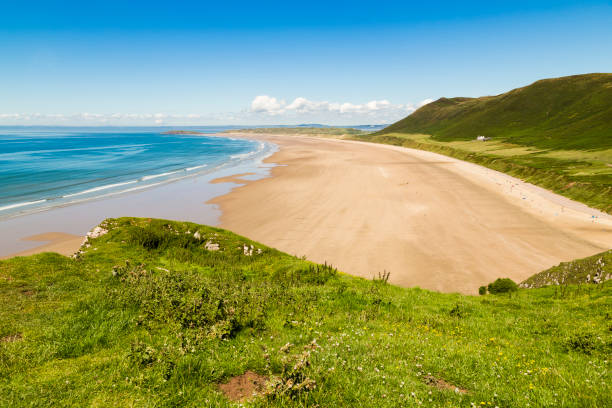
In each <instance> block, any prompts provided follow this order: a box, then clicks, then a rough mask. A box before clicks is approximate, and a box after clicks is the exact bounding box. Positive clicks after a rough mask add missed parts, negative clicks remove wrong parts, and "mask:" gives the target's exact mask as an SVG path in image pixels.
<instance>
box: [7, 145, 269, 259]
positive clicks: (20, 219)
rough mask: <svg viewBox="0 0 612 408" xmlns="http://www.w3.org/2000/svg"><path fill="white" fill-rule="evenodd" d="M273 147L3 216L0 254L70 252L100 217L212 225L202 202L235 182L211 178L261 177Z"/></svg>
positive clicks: (212, 211) (211, 211)
mask: <svg viewBox="0 0 612 408" xmlns="http://www.w3.org/2000/svg"><path fill="white" fill-rule="evenodd" d="M216 136H221V137H227V138H232V136H225V135H216ZM276 149H277V147H276V146H274V145H268V146H267V148H266V150H265V151H264V153H263V156H260V155H258V154H253V155H250V153H247V154H246V155H248V156H247V157H245V158H244V160H240V161H237V162H232V163H231V164H229V165H227V166H225V165H224V166H221V167H220V168H216V169H211V170H210V171H209V172H206V173H202V174H197V175H193V176H190V177H185V178H183V179H179V180H173V181H169V182H167V183H163V184H161V185H156V186H151V187H149V188H144V189H141V190H139V191H133V192H126V193H121V194H116V195H112V196H109V197H103V198H94V199H91V200H87V201H84V202H77V203H70V204H66V205H61V206H57V207H54V208H50V209H45V210H41V211H38V212H33V213H29V214H25V215H18V216H14V217H9V218H4V219H2V220H0V259H6V258H11V257H13V256H26V255H32V254H35V253H40V252H46V251H51V252H58V253H61V254H63V255H70V254H72V253H74V252H76V251H77V250H78V249H79V247H80V245H81V242H82V241H83V238H84V236H85V234H86V233H87V232H88V231H89V230H91V228H93V227H95V226H96V225H98V224H99V223H100V222H101V221H102V220H104V219H106V218H115V217H123V216H135V217H151V218H167V219H175V220H182V221H191V222H196V223H200V224H207V225H217V224H218V220H219V217H220V210H219V209H218V207H217V206H216V205H214V204H203V203H205V202H207V201H208V200H210V199H211V198H213V197H216V196H219V195H224V194H227V193H228V192H229V191H230V190H231V189H232V188H234V187H235V184H233V183H227V182H226V183H224V182H213V181H214V180H217V179H220V180H223V179H225V178H229V179H233V177H236V176H237V175H238V176H239V175H244V174H248V176H246V177H248V178H249V179H257V178H261V177H266V176H267V175H268V173H269V169H270V166H268V165H262V163H261V162H262V160H263V159H265V158H266V157H268V156H269V155H271V154H273V153H274V151H275V150H276ZM254 152H256V153H259V150H257V151H254ZM228 163H229V162H228ZM68 238H70V239H68Z"/></svg>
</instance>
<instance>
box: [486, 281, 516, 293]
mask: <svg viewBox="0 0 612 408" xmlns="http://www.w3.org/2000/svg"><path fill="white" fill-rule="evenodd" d="M488 290H489V293H493V294H497V293H508V292H516V291H517V290H518V285H517V284H516V283H515V282H514V281H513V280H512V279H510V278H498V279H496V280H495V282H493V283H489V286H488Z"/></svg>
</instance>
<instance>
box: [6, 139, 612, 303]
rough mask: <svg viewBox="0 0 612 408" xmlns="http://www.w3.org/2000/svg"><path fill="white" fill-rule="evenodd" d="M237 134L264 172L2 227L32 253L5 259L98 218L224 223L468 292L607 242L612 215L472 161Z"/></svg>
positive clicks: (58, 243)
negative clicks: (264, 151) (261, 144)
mask: <svg viewBox="0 0 612 408" xmlns="http://www.w3.org/2000/svg"><path fill="white" fill-rule="evenodd" d="M221 136H225V135H221ZM231 136H232V137H247V138H255V139H260V140H265V141H268V142H272V143H275V144H276V145H278V146H279V147H280V150H279V151H278V152H276V153H275V154H273V155H272V156H270V157H268V158H267V159H266V160H265V163H267V164H266V165H264V166H262V167H261V170H257V173H254V172H253V169H252V168H249V167H244V168H236V169H234V170H233V172H226V173H225V174H221V175H220V176H221V177H219V176H217V177H216V178H213V177H207V178H201V179H194V180H190V181H184V182H179V183H172V184H169V185H167V186H165V187H162V188H157V189H152V190H150V191H147V192H142V193H139V194H134V195H125V196H120V197H117V198H114V199H111V200H101V201H95V202H91V203H85V204H82V205H78V206H69V207H65V208H60V209H56V210H52V211H48V212H43V213H40V214H35V215H32V216H28V217H23V218H17V219H13V220H8V221H5V222H3V224H2V225H3V228H4V229H5V230H6V231H9V230H13V233H12V235H18V234H19V233H21V234H22V235H21V238H20V241H19V242H22V243H23V245H27V247H26V248H24V249H21V250H18V251H17V250H13V251H10V252H11V253H10V255H8V256H15V255H30V254H33V253H38V252H43V251H53V252H58V253H61V254H64V255H69V254H71V253H73V252H75V251H76V250H77V249H78V248H79V246H80V244H81V242H82V239H83V238H82V235H84V233H85V232H86V230H87V229H89V228H91V227H93V226H94V225H95V224H96V223H97V222H99V221H100V220H102V219H103V218H106V217H117V216H124V215H125V216H128V215H129V216H147V217H159V218H171V219H180V220H190V221H194V222H200V223H209V224H217V225H219V226H220V227H222V228H226V229H229V230H231V231H234V232H236V233H238V234H241V235H244V236H247V237H249V238H251V239H254V240H257V241H260V242H262V243H264V244H266V245H269V246H271V247H274V248H278V249H279V250H281V251H285V252H288V253H290V254H293V255H297V256H306V257H307V258H308V259H310V260H312V261H315V262H321V263H322V262H327V263H331V264H333V265H334V266H336V267H338V268H339V269H340V270H342V271H344V272H346V273H350V274H353V275H357V276H361V277H364V278H367V279H371V278H372V277H373V276H375V275H378V273H379V272H381V273H382V272H383V271H388V272H390V273H391V277H390V281H391V282H392V283H395V284H398V285H402V286H409V287H411V286H419V287H422V288H427V289H433V290H438V291H443V292H462V293H470V294H473V293H476V291H477V288H478V287H479V286H481V285H484V284H487V283H489V282H491V281H492V280H494V279H496V278H498V277H510V278H512V279H514V280H515V281H522V280H523V279H525V278H527V277H529V276H530V275H532V274H534V273H537V272H540V271H542V270H544V269H546V268H549V267H551V266H553V265H556V264H558V263H559V262H562V261H569V260H572V259H575V258H580V257H585V256H589V255H593V254H596V253H598V252H601V251H604V250H606V249H609V248H610V247H612V217H611V216H610V215H608V214H603V213H601V212H599V211H597V210H594V209H591V208H589V207H587V206H585V205H583V204H580V203H577V202H574V201H571V200H568V199H566V198H564V197H561V196H558V195H556V194H553V193H551V192H549V191H547V190H544V189H541V188H539V187H536V186H533V185H531V184H528V183H524V182H522V181H520V180H518V179H515V178H513V177H510V176H508V175H506V174H503V173H499V172H496V171H493V170H489V169H486V168H484V167H480V166H477V165H474V164H471V163H467V162H463V161H460V160H456V159H453V158H450V157H446V156H442V155H438V154H435V153H430V152H426V151H420V150H414V149H406V148H400V147H395V146H388V145H380V144H371V143H362V142H352V141H343V140H334V139H322V138H311V137H303V136H295V135H286V136H283V135H265V134H257V135H254V134H243V135H237V134H232V135H231ZM273 164H274V165H276V166H275V167H272V170H271V177H265V175H266V174H267V172H268V171H269V169H268V168H265V167H266V166H267V167H269V166H270V165H273ZM240 170H242V171H240ZM245 170H246V171H245ZM262 177H263V178H262ZM211 188H212V190H211ZM203 192H205V193H203ZM207 195H208V197H214V198H212V199H210V200H209V199H205V203H203V202H202V201H201V200H199V201H198V196H202V197H206V196H207ZM178 196H181V197H183V200H181V201H180V202H177V201H176V200H175V199H174V197H178ZM187 197H188V199H187ZM150 203H155V205H154V206H153V207H151V205H150ZM204 204H206V205H204ZM219 210H220V211H219ZM215 214H217V215H215ZM77 215H78V217H77V218H75V216H77ZM75 220H76V221H75ZM77 221H78V222H77ZM75 222H76V223H75ZM68 225H71V229H68V228H67V227H62V226H68ZM26 232H27V235H26ZM7 242H8V243H10V242H11V241H7ZM40 243H42V244H40ZM20 245H21V244H20ZM2 255H3V257H4V258H6V257H8V256H7V253H6V252H5V254H0V256H2Z"/></svg>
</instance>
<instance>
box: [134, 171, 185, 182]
mask: <svg viewBox="0 0 612 408" xmlns="http://www.w3.org/2000/svg"><path fill="white" fill-rule="evenodd" d="M180 171H181V170H175V171H169V172H167V173H161V174H152V175H150V176H143V177H141V178H140V180H141V181H147V180H152V179H156V178H160V177H165V176H169V175H171V174H176V173H178V172H180Z"/></svg>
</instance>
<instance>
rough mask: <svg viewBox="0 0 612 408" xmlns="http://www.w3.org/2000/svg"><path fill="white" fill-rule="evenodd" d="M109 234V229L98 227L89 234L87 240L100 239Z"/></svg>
mask: <svg viewBox="0 0 612 408" xmlns="http://www.w3.org/2000/svg"><path fill="white" fill-rule="evenodd" d="M107 233H108V230H107V229H104V228H102V227H100V226H97V227H95V228H94V229H92V230H91V231H89V232H88V233H87V238H98V237H101V236H102V235H104V234H107Z"/></svg>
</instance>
